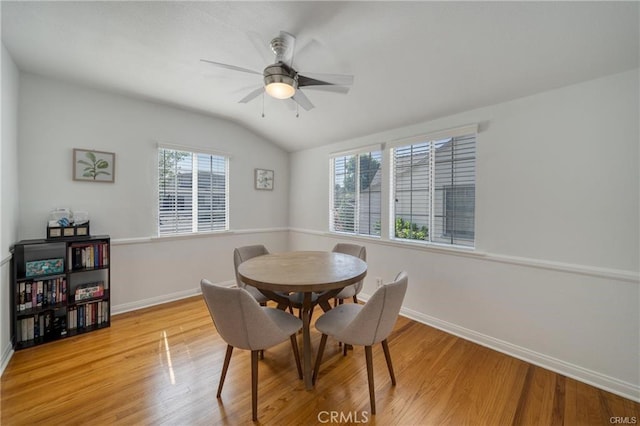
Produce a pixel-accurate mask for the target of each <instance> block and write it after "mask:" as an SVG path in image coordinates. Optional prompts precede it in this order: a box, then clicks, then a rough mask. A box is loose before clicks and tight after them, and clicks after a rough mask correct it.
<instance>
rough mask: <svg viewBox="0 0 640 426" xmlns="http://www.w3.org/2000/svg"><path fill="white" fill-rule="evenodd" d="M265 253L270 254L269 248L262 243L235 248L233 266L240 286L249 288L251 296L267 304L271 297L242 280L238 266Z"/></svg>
mask: <svg viewBox="0 0 640 426" xmlns="http://www.w3.org/2000/svg"><path fill="white" fill-rule="evenodd" d="M265 254H269V250H267V248H266V247H265V246H263V245H262V244H257V245H253V246H244V247H238V248H237V249H235V250H233V267H234V268H235V271H236V284H237V285H238V287H240V288H244V289H245V290H247V291H248V292H249V294H251V296H253V298H254V299H256V301H257V302H258V303H259V304H261V305H263V306H264V305H266V303H267V300H269V299H268V298H267V296H265V295H264V294H262V293H261V292H260V290H258V289H257V288H255V287H254V286H252V285H248V284H245V283H243V282H242V280H241V279H240V275H238V266H240V264H241V263H242V262H245V261H247V260H249V259H251V258H254V257H258V256H263V255H265Z"/></svg>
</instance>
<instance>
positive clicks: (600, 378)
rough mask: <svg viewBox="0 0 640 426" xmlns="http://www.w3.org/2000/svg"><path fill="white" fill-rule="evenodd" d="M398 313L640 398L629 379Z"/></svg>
mask: <svg viewBox="0 0 640 426" xmlns="http://www.w3.org/2000/svg"><path fill="white" fill-rule="evenodd" d="M369 297H370V296H369V295H366V294H362V293H361V294H360V295H358V299H359V300H362V301H367V300H368V299H369ZM400 314H401V315H402V316H405V317H407V318H410V319H412V320H414V321H417V322H419V323H422V324H425V325H428V326H431V327H434V328H437V329H439V330H442V331H444V332H446V333H449V334H453V335H454V336H458V337H460V338H462V339H465V340H469V341H471V342H474V343H477V344H479V345H481V346H485V347H487V348H489V349H493V350H495V351H498V352H501V353H504V354H506V355H509V356H512V357H514V358H518V359H520V360H522V361H526V362H528V363H531V364H533V365H537V366H539V367H542V368H545V369H547V370H550V371H553V372H555V373H558V374H562V375H563V376H567V377H570V378H572V379H575V380H578V381H580V382H583V383H586V384H588V385H591V386H594V387H597V388H599V389H603V390H605V391H607V392H611V393H614V394H616V395H620V396H622V397H624V398H627V399H630V400H632V401H637V402H640V386H637V385H634V384H632V383H628V382H625V381H623V380H619V379H616V378H615V377H611V376H607V375H604V374H601V373H598V372H596V371H592V370H589V369H587V368H584V367H580V366H579V365H575V364H572V363H569V362H566V361H563V360H560V359H557V358H554V357H551V356H548V355H545V354H542V353H539V352H536V351H532V350H530V349H527V348H523V347H521V346H518V345H514V344H512V343H509V342H506V341H504V340H500V339H496V338H495V337H491V336H488V335H486V334H482V333H479V332H477V331H474V330H471V329H468V328H465V327H460V326H458V325H456V324H452V323H450V322H447V321H442V320H440V319H438V318H435V317H432V316H429V315H425V314H423V313H420V312H417V311H414V310H411V309H407V308H402V309H401V310H400Z"/></svg>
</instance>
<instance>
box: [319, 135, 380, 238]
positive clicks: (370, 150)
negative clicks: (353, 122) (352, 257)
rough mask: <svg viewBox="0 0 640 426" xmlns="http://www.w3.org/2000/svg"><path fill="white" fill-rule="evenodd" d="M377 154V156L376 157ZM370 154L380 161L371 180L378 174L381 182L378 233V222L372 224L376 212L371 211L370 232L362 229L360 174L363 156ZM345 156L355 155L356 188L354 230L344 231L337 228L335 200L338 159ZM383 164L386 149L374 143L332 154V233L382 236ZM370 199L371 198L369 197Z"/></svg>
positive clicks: (330, 200) (330, 229) (369, 218)
mask: <svg viewBox="0 0 640 426" xmlns="http://www.w3.org/2000/svg"><path fill="white" fill-rule="evenodd" d="M374 154H375V157H374ZM364 155H367V156H370V157H371V158H373V159H375V160H376V161H377V162H378V168H377V170H376V172H375V173H374V175H373V176H372V179H371V182H373V181H374V178H375V177H376V176H379V178H378V179H379V184H380V189H379V190H378V191H375V192H377V193H378V194H379V195H378V197H379V199H380V201H379V205H378V206H377V207H378V212H377V216H378V218H379V219H378V222H377V223H378V225H377V233H376V224H375V223H374V224H371V218H372V217H375V215H376V213H375V212H374V213H373V214H371V213H369V217H368V223H369V226H368V231H369V232H366V233H365V232H362V231H361V217H360V216H361V212H362V208H361V207H362V206H361V195H362V193H363V191H362V189H361V176H360V172H361V170H360V167H361V156H364ZM345 157H354V158H355V160H354V163H355V171H354V175H355V178H354V182H355V184H356V185H355V186H356V187H355V190H354V196H353V198H354V207H353V231H344V230H337V229H336V226H335V225H336V209H335V202H336V193H335V192H336V191H335V190H336V160H337V159H339V158H345ZM383 165H384V150H383V148H382V146H381V145H372V146H367V147H361V148H357V149H354V150H349V151H342V152H336V153H332V154H331V155H330V158H329V179H330V184H329V185H330V188H329V232H331V233H335V234H340V235H349V236H358V237H370V238H381V237H382V215H383V202H382V201H383V200H382V194H383V191H382V182H383V173H384V171H383ZM369 188H371V186H369ZM368 193H369V197H371V194H372V193H373V192H371V191H369V192H368ZM369 199H370V198H369Z"/></svg>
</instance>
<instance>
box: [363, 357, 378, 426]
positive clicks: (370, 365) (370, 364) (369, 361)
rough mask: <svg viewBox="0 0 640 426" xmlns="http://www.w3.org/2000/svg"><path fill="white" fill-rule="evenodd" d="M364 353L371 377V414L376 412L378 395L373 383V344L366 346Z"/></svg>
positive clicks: (369, 376) (368, 373)
mask: <svg viewBox="0 0 640 426" xmlns="http://www.w3.org/2000/svg"><path fill="white" fill-rule="evenodd" d="M364 354H365V357H366V358H367V377H368V379H369V401H370V402H371V414H375V413H376V395H375V387H374V383H373V352H372V351H371V346H365V347H364Z"/></svg>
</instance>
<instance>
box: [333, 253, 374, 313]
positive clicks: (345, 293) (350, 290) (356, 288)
mask: <svg viewBox="0 0 640 426" xmlns="http://www.w3.org/2000/svg"><path fill="white" fill-rule="evenodd" d="M332 251H333V252H335V253H344V254H350V255H351V256H355V257H358V258H360V260H362V261H364V262H366V261H367V248H366V247H365V246H361V245H358V244H349V243H338V244H336V245H335V247H334V248H333V250H332ZM362 284H363V281H362V280H360V281H358V282H357V283H355V284H351V285H349V286H347V287H345V288H343V289H342V290H341V291H340V293H338V294H337V295H336V297H335V299H336V303H335V304H336V306H337V305H338V302H339V303H340V304H342V302H343V301H344V299H349V298H352V299H353V303H358V293H360V291H361V290H362Z"/></svg>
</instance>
